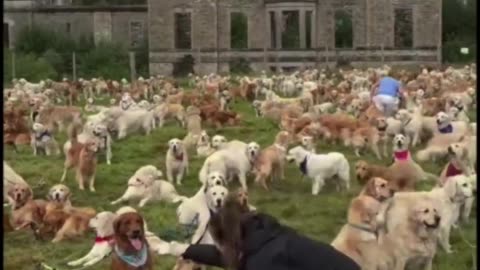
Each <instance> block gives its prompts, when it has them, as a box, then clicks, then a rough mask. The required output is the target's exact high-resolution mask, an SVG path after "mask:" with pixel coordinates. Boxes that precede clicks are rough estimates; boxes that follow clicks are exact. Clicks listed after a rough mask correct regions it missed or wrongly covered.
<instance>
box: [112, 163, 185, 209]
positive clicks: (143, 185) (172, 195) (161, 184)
mask: <svg viewBox="0 0 480 270" xmlns="http://www.w3.org/2000/svg"><path fill="white" fill-rule="evenodd" d="M162 176H163V174H162V172H161V171H160V170H158V169H157V168H155V166H152V165H146V166H143V167H141V168H139V169H138V170H137V171H136V172H135V173H134V175H133V176H132V177H131V178H130V179H129V180H128V187H127V190H126V191H125V193H124V194H123V195H122V197H120V198H119V199H117V200H115V201H113V202H111V204H112V205H115V204H119V203H121V202H125V201H130V200H140V202H139V204H138V206H139V207H143V206H145V205H146V204H147V203H148V202H149V201H166V202H169V203H177V202H180V201H182V200H183V199H185V197H183V196H180V195H178V193H177V191H176V190H175V187H174V186H173V185H172V184H171V183H169V182H167V181H165V180H160V178H161V177H162Z"/></svg>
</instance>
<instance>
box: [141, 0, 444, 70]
mask: <svg viewBox="0 0 480 270" xmlns="http://www.w3.org/2000/svg"><path fill="white" fill-rule="evenodd" d="M148 5H149V7H148V12H149V16H148V17H149V25H150V27H149V47H150V73H152V74H170V73H171V72H172V70H173V63H174V62H175V61H178V60H179V59H181V58H182V57H183V56H185V55H188V54H190V55H192V56H193V57H194V59H195V71H196V72H197V73H200V74H206V73H210V72H226V71H228V66H229V64H228V63H229V62H230V61H231V60H233V59H235V58H239V57H241V58H244V59H246V60H247V61H248V62H249V63H250V65H251V67H252V68H253V69H254V70H268V69H270V68H282V67H306V66H312V67H313V66H316V67H321V66H331V65H335V64H336V62H337V60H338V59H340V58H342V59H347V60H348V61H349V62H350V63H351V64H352V65H354V66H368V65H377V64H382V63H394V64H416V63H428V64H434V63H439V62H440V61H441V54H440V53H439V52H440V50H441V43H440V41H439V40H440V35H441V23H440V21H441V17H440V16H441V1H439V0H304V1H293V0H290V1H285V0H221V1H220V0H149V3H148ZM338 9H344V10H347V11H348V12H349V13H350V14H351V20H352V27H353V37H352V39H353V46H352V48H351V49H336V48H335V23H336V22H335V11H336V10H338ZM395 9H407V10H408V11H409V12H411V14H412V18H413V22H412V26H411V27H412V31H411V32H412V33H411V34H412V39H413V46H411V48H395V46H394V44H395V37H394V27H395V26H394V25H395V16H394V14H395ZM291 10H295V11H297V12H298V14H299V28H300V29H299V32H300V46H299V47H298V48H296V49H288V50H286V49H282V46H281V37H280V35H281V31H282V30H281V28H282V12H283V11H291ZM239 11H240V12H243V13H244V14H245V15H246V16H247V18H248V49H246V50H234V49H231V48H230V34H231V33H230V13H231V12H239ZM176 12H189V13H191V19H192V32H193V33H192V48H191V49H189V50H185V49H182V50H179V49H176V48H175V44H174V38H175V23H174V14H175V13H176ZM306 12H312V14H313V18H312V24H311V27H310V29H312V34H311V37H312V38H311V39H312V42H311V43H312V44H311V46H310V47H309V48H307V47H306V45H307V44H306V40H305V36H306V30H305V29H306V26H305V20H304V19H305V14H306ZM270 14H274V15H273V16H275V20H274V21H273V22H274V23H275V24H276V27H275V29H273V28H272V27H271V20H270ZM271 29H273V30H276V44H275V45H276V47H275V48H273V47H272V41H271V39H272V33H271Z"/></svg>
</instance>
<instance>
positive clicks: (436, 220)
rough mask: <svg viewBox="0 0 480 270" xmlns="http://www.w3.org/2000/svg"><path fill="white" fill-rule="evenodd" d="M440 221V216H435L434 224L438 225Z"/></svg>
mask: <svg viewBox="0 0 480 270" xmlns="http://www.w3.org/2000/svg"><path fill="white" fill-rule="evenodd" d="M440 220H441V218H440V216H435V223H436V224H438V223H440Z"/></svg>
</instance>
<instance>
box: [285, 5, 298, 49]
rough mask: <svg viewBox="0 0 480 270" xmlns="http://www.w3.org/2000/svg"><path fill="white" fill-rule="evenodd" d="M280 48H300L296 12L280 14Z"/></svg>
mask: <svg viewBox="0 0 480 270" xmlns="http://www.w3.org/2000/svg"><path fill="white" fill-rule="evenodd" d="M281 27H282V48H285V49H298V48H300V24H299V12H298V10H290V11H283V12H282V24H281Z"/></svg>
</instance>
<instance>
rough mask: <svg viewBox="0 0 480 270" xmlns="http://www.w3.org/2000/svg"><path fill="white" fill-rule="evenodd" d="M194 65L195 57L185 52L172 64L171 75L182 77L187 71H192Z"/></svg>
mask: <svg viewBox="0 0 480 270" xmlns="http://www.w3.org/2000/svg"><path fill="white" fill-rule="evenodd" d="M194 65H195V59H194V58H193V56H192V55H191V54H187V55H185V56H184V57H182V58H181V59H179V60H178V61H177V62H176V63H175V64H173V76H175V77H183V76H187V75H188V73H192V74H193V73H194V70H193V67H194Z"/></svg>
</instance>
